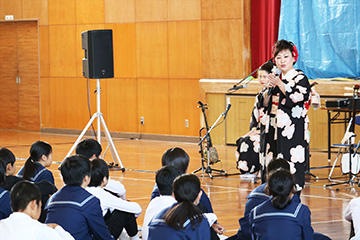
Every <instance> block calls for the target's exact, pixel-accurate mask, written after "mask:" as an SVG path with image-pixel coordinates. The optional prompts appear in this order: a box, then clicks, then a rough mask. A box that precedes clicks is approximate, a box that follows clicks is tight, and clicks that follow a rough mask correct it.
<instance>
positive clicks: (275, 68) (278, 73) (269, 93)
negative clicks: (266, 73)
mask: <svg viewBox="0 0 360 240" xmlns="http://www.w3.org/2000/svg"><path fill="white" fill-rule="evenodd" d="M270 60H272V59H270ZM270 60H269V61H270ZM271 73H273V74H274V75H275V76H277V77H278V76H280V74H281V70H280V69H278V68H277V67H276V66H274V67H273V68H272V69H271ZM272 90H273V88H272V87H271V88H269V90H268V95H271V92H272Z"/></svg>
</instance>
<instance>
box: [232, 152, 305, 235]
mask: <svg viewBox="0 0 360 240" xmlns="http://www.w3.org/2000/svg"><path fill="white" fill-rule="evenodd" d="M277 169H284V170H287V171H290V164H289V162H288V161H286V160H284V159H282V158H277V159H272V160H271V161H270V162H269V165H268V166H267V168H266V171H267V177H266V179H268V176H269V174H270V173H271V172H273V171H275V170H277ZM294 197H295V198H296V197H297V198H298V195H296V196H294ZM246 199H247V202H246V204H245V212H244V217H242V218H240V219H239V224H240V228H239V230H238V232H237V233H236V235H234V236H231V237H229V238H228V240H240V239H249V240H251V234H250V226H249V214H250V211H251V210H252V209H253V208H254V207H256V206H257V205H259V204H261V203H263V202H265V201H266V200H268V199H270V194H269V190H268V184H267V182H265V183H263V184H261V185H260V186H258V187H256V188H255V189H254V190H252V191H251V193H249V195H248V196H247V197H246ZM297 201H299V202H300V199H298V200H297Z"/></svg>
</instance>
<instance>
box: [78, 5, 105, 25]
mask: <svg viewBox="0 0 360 240" xmlns="http://www.w3.org/2000/svg"><path fill="white" fill-rule="evenodd" d="M75 9H76V23H77V24H91V23H104V21H105V15H104V11H105V10H104V0H91V1H89V0H76V6H75Z"/></svg>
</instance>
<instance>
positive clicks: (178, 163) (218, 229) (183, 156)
mask: <svg viewBox="0 0 360 240" xmlns="http://www.w3.org/2000/svg"><path fill="white" fill-rule="evenodd" d="M189 162H190V157H189V155H188V154H187V153H186V152H185V151H184V149H182V148H178V147H174V148H170V149H168V150H166V151H165V153H164V154H163V156H162V158H161V164H162V166H167V165H170V166H174V167H175V168H177V169H179V170H180V172H181V173H182V174H184V173H186V172H187V170H188V166H189ZM201 192H202V195H201V198H200V205H199V207H200V208H201V210H202V211H203V212H204V213H213V212H214V211H213V209H212V206H211V202H210V199H209V197H208V196H207V195H206V193H205V191H204V190H203V189H201ZM158 196H160V193H159V189H158V187H157V186H156V184H155V186H154V189H153V192H152V193H151V200H152V199H153V198H155V197H158ZM222 232H225V228H224V227H223V226H221V225H220V224H218V223H214V224H213V225H212V230H211V239H212V240H217V239H219V237H218V236H217V234H222Z"/></svg>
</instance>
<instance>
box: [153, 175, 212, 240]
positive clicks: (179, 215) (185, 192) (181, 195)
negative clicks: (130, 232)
mask: <svg viewBox="0 0 360 240" xmlns="http://www.w3.org/2000/svg"><path fill="white" fill-rule="evenodd" d="M173 189H174V195H175V199H176V201H177V202H178V203H175V204H174V205H173V206H172V207H169V208H166V209H164V210H163V211H161V212H160V213H159V214H158V215H157V216H156V217H154V218H153V219H152V220H151V221H150V223H149V236H148V240H158V239H171V240H177V239H179V240H180V239H196V240H205V239H206V240H209V239H210V226H211V225H212V223H213V221H215V220H216V216H215V214H213V213H210V214H208V215H207V216H205V215H204V214H203V213H202V212H201V211H200V209H199V208H198V207H197V206H196V205H197V204H198V203H199V201H200V198H201V194H202V191H201V188H200V180H199V178H198V177H197V176H195V175H192V174H185V175H181V176H179V177H177V178H176V179H175V181H174V184H173ZM208 216H209V217H208Z"/></svg>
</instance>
